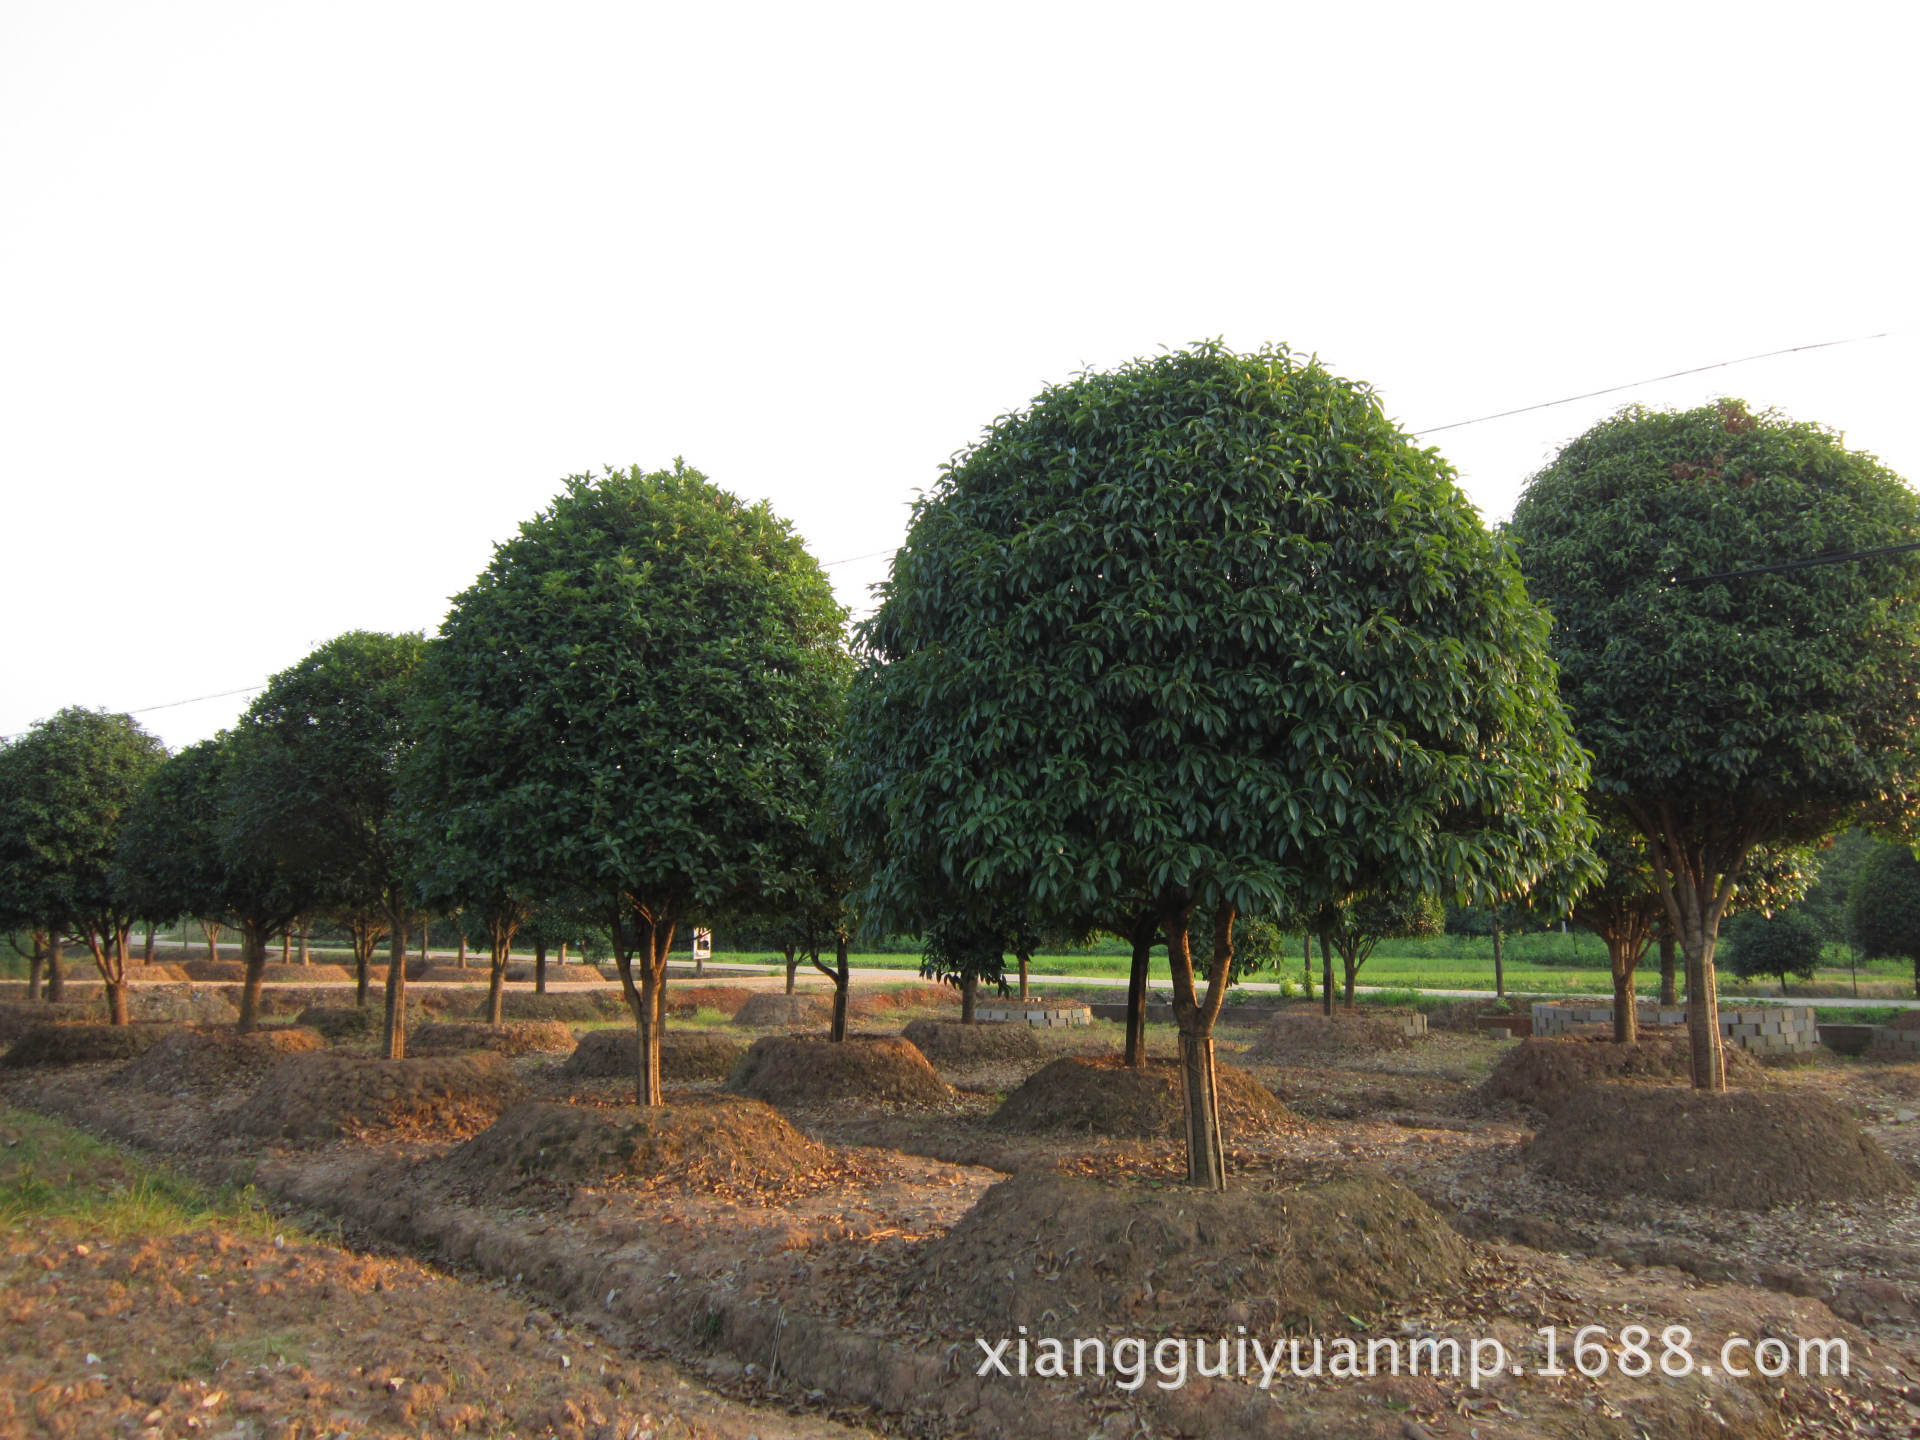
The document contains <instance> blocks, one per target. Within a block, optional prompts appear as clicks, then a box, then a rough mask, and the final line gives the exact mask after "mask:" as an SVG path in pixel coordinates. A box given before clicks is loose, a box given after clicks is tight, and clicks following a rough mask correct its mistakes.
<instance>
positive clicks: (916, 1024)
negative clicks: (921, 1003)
mask: <svg viewBox="0 0 1920 1440" xmlns="http://www.w3.org/2000/svg"><path fill="white" fill-rule="evenodd" d="M901 1034H902V1035H903V1036H904V1037H905V1038H906V1039H907V1040H909V1041H911V1042H912V1043H913V1045H914V1046H915V1048H917V1049H918V1050H919V1051H920V1053H921V1054H922V1055H925V1056H926V1057H927V1059H929V1060H931V1061H933V1062H934V1063H935V1064H936V1065H971V1064H977V1063H979V1062H981V1061H984V1060H1034V1059H1038V1058H1039V1057H1040V1055H1041V1054H1043V1053H1044V1052H1043V1051H1042V1050H1041V1049H1040V1042H1039V1040H1037V1039H1036V1038H1034V1034H1033V1031H1032V1030H1030V1029H1028V1028H1027V1027H1026V1026H1025V1025H962V1024H960V1023H959V1022H957V1021H953V1020H914V1021H912V1022H910V1023H909V1024H908V1025H907V1028H906V1029H905V1030H903V1031H902V1032H901Z"/></svg>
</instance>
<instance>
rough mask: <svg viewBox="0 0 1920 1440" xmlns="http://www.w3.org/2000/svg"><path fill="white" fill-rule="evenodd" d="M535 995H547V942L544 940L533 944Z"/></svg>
mask: <svg viewBox="0 0 1920 1440" xmlns="http://www.w3.org/2000/svg"><path fill="white" fill-rule="evenodd" d="M533 993H534V994H536V995H544V994H546V993H547V942H546V941H544V940H536V941H534V942H533Z"/></svg>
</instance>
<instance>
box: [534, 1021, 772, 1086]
mask: <svg viewBox="0 0 1920 1440" xmlns="http://www.w3.org/2000/svg"><path fill="white" fill-rule="evenodd" d="M638 1044H639V1042H638V1039H637V1037H636V1036H635V1034H634V1031H633V1028H632V1027H631V1026H627V1025H621V1026H616V1027H614V1028H612V1029H608V1030H590V1031H588V1032H587V1033H586V1034H585V1035H583V1036H581V1037H580V1045H579V1048H578V1049H576V1050H575V1051H574V1052H573V1054H571V1055H569V1056H568V1057H567V1063H566V1066H565V1068H564V1070H563V1072H562V1073H564V1074H565V1075H566V1076H567V1077H568V1078H569V1079H574V1080H597V1079H608V1078H613V1077H619V1078H622V1079H629V1080H630V1079H632V1078H633V1076H634V1073H635V1067H636V1066H637V1065H638V1063H639V1060H638V1054H637V1049H638ZM746 1053H747V1047H746V1046H745V1045H743V1044H742V1043H741V1042H740V1041H738V1040H733V1039H729V1038H728V1037H727V1036H725V1035H709V1034H707V1033H705V1032H704V1031H699V1030H669V1031H668V1032H667V1033H666V1034H664V1035H662V1036H661V1037H660V1078H661V1079H662V1080H672V1081H676V1082H679V1083H682V1084H685V1083H687V1082H689V1081H694V1080H724V1079H726V1078H727V1076H729V1075H731V1074H732V1073H733V1067H734V1066H735V1065H738V1064H739V1063H740V1058H741V1057H742V1056H743V1055H745V1054H746Z"/></svg>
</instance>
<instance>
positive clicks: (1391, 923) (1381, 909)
mask: <svg viewBox="0 0 1920 1440" xmlns="http://www.w3.org/2000/svg"><path fill="white" fill-rule="evenodd" d="M1446 918H1447V912H1446V906H1445V904H1444V903H1442V901H1441V900H1440V898H1439V897H1438V896H1436V895H1422V894H1420V893H1418V892H1408V891H1405V890H1399V889H1393V888H1389V887H1384V886H1383V887H1381V888H1379V889H1375V890H1369V891H1367V892H1365V893H1363V894H1361V895H1359V896H1356V897H1355V898H1354V899H1352V900H1350V901H1348V902H1347V903H1346V904H1344V905H1325V906H1322V907H1321V908H1320V910H1319V911H1318V912H1316V913H1315V914H1314V916H1313V918H1312V920H1311V922H1310V925H1311V928H1312V930H1313V933H1314V934H1315V935H1317V936H1319V937H1320V938H1321V939H1322V940H1323V941H1325V943H1326V945H1327V946H1328V948H1329V949H1331V950H1332V952H1333V953H1334V954H1336V955H1338V956H1339V957H1340V964H1341V971H1342V979H1343V982H1344V983H1343V986H1342V998H1343V1000H1344V1002H1345V1003H1346V1005H1347V1006H1348V1008H1352V1005H1353V987H1354V982H1355V981H1356V980H1357V979H1358V978H1359V975H1360V967H1361V966H1362V965H1365V964H1366V963H1367V959H1368V957H1369V956H1371V955H1372V954H1373V952H1374V950H1375V949H1376V948H1377V947H1378V946H1379V944H1380V942H1381V941H1382V940H1407V939H1412V938H1414V937H1416V936H1420V935H1438V934H1439V933H1440V932H1441V930H1442V929H1443V928H1444V927H1445V925H1446Z"/></svg>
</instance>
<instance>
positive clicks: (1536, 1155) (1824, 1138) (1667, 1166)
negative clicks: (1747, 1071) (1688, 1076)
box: [1524, 1082, 1913, 1210]
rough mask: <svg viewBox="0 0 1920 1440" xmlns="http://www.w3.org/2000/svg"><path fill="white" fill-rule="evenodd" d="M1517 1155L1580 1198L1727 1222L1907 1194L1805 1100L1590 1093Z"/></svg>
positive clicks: (1827, 1113)
mask: <svg viewBox="0 0 1920 1440" xmlns="http://www.w3.org/2000/svg"><path fill="white" fill-rule="evenodd" d="M1524 1153H1525V1158H1526V1162H1527V1164H1528V1166H1529V1167H1530V1168H1532V1169H1533V1170H1535V1171H1537V1172H1538V1173H1540V1174H1542V1175H1545V1176H1548V1177H1549V1178H1551V1179H1555V1180H1562V1181H1565V1182H1566V1183H1567V1184H1569V1185H1574V1186H1578V1187H1579V1188H1580V1189H1582V1190H1590V1191H1593V1192H1595V1193H1597V1194H1605V1195H1620V1194H1634V1195H1645V1196H1652V1197H1656V1198H1658V1199H1662V1200H1678V1201H1682V1202H1685V1203H1688V1204H1694V1205H1719V1206H1725V1207H1727V1208H1729V1209H1736V1210H1771V1209H1772V1208H1774V1207H1775V1206H1776V1205H1793V1204H1798V1203H1800V1202H1802V1201H1808V1200H1864V1199H1872V1198H1874V1197H1876V1196H1881V1195H1890V1194H1898V1193H1904V1192H1906V1191H1908V1190H1910V1189H1912V1188H1913V1187H1912V1182H1911V1181H1909V1180H1908V1179H1907V1177H1906V1175H1905V1174H1904V1173H1903V1172H1902V1171H1901V1170H1900V1169H1899V1167H1897V1166H1896V1165H1895V1164H1894V1163H1893V1161H1891V1160H1889V1159H1888V1158H1887V1155H1886V1152H1885V1151H1883V1150H1882V1149H1881V1148H1880V1147H1879V1145H1878V1144H1876V1143H1875V1142H1874V1140H1873V1138H1872V1137H1871V1136H1869V1135H1867V1134H1865V1133H1863V1132H1862V1131H1861V1129H1860V1126H1859V1124H1858V1123H1857V1122H1856V1121H1855V1120H1854V1118H1853V1116H1852V1115H1850V1114H1848V1113H1847V1111H1846V1110H1845V1109H1844V1108H1843V1107H1842V1106H1840V1105H1839V1104H1837V1103H1836V1102H1835V1101H1833V1100H1832V1099H1830V1098H1829V1097H1828V1096H1825V1095H1822V1094H1820V1093H1818V1092H1817V1091H1806V1090H1768V1091H1758V1090H1729V1091H1727V1092H1725V1093H1724V1094H1711V1093H1707V1092H1703V1091H1698V1090H1692V1089H1679V1088H1676V1087H1674V1086H1670V1085H1635V1084H1625V1083H1621V1082H1614V1083H1611V1084H1602V1085H1590V1086H1588V1087H1586V1088H1585V1089H1584V1090H1582V1091H1580V1092H1579V1093H1578V1094H1577V1095H1575V1096H1574V1097H1573V1098H1572V1099H1570V1100H1569V1101H1567V1103H1566V1104H1565V1105H1563V1106H1562V1107H1561V1108H1560V1109H1559V1110H1558V1111H1557V1112H1556V1113H1555V1114H1554V1115H1553V1117H1552V1119H1551V1120H1550V1121H1549V1122H1548V1123H1547V1124H1546V1125H1545V1126H1543V1127H1542V1128H1541V1130H1540V1131H1539V1133H1538V1134H1537V1135H1535V1137H1534V1139H1533V1141H1532V1143H1530V1144H1529V1145H1528V1146H1527V1148H1526V1150H1525V1152H1524Z"/></svg>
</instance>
